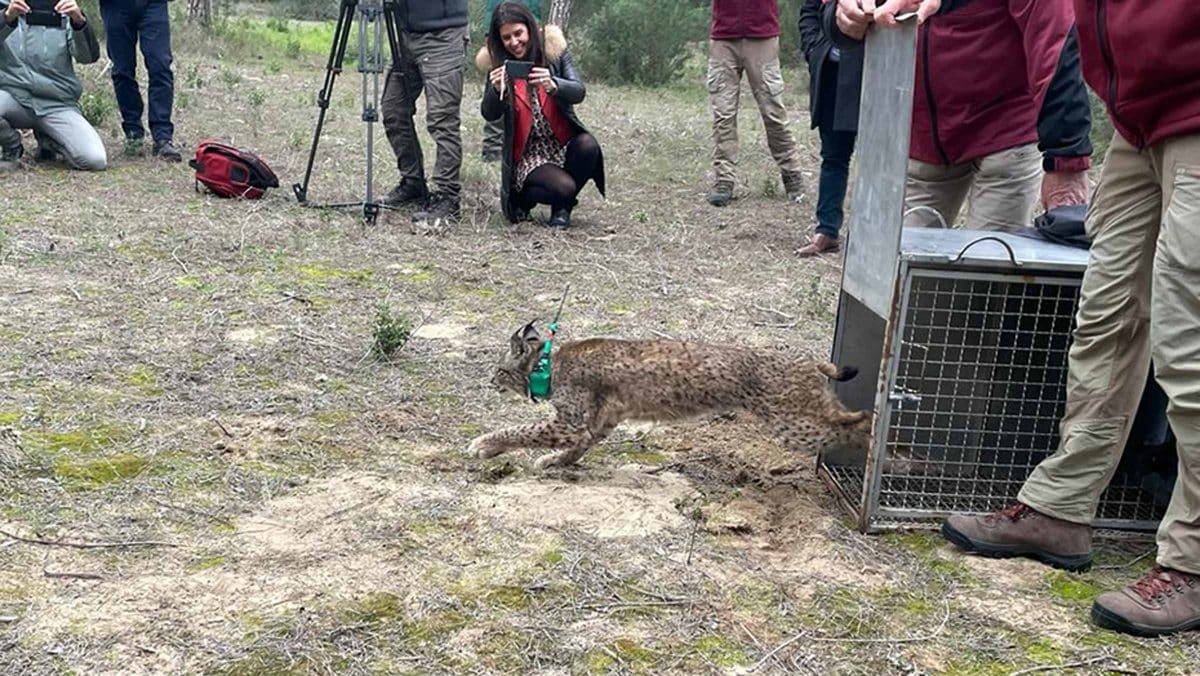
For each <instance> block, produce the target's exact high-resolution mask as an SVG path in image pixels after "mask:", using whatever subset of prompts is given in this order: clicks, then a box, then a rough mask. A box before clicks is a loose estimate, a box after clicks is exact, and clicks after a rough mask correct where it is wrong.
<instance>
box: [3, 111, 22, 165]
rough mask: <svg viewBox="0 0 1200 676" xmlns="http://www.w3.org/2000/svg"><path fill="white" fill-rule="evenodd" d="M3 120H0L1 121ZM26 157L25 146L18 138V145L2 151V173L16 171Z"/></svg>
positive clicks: (7, 147) (15, 144) (18, 137)
mask: <svg viewBox="0 0 1200 676" xmlns="http://www.w3.org/2000/svg"><path fill="white" fill-rule="evenodd" d="M3 119H4V118H0V120H3ZM24 156H25V146H24V145H22V144H21V137H20V136H17V138H16V143H14V144H12V145H9V146H6V147H4V148H3V149H0V173H7V172H10V171H14V170H16V169H17V167H18V166H20V164H19V163H20V162H21V158H22V157H24Z"/></svg>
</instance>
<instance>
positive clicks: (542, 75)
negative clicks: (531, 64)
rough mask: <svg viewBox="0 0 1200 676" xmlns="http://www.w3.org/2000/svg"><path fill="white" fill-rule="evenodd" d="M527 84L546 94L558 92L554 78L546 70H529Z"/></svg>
mask: <svg viewBox="0 0 1200 676" xmlns="http://www.w3.org/2000/svg"><path fill="white" fill-rule="evenodd" d="M529 83H530V84H532V85H533V86H535V87H541V88H542V89H544V90H545V91H546V93H547V94H553V93H554V92H556V91H558V83H557V82H555V81H554V77H552V76H551V75H550V70H549V69H547V68H530V69H529Z"/></svg>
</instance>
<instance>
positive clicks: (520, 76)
mask: <svg viewBox="0 0 1200 676" xmlns="http://www.w3.org/2000/svg"><path fill="white" fill-rule="evenodd" d="M531 68H533V62H532V61H512V60H509V61H505V62H504V72H505V73H507V74H508V76H509V77H511V78H513V79H517V80H524V79H525V78H527V77H529V70H530V69H531Z"/></svg>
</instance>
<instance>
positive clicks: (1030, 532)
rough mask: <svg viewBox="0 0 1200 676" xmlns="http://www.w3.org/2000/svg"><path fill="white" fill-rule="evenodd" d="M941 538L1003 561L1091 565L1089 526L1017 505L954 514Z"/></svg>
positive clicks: (1084, 567) (1073, 566)
mask: <svg viewBox="0 0 1200 676" xmlns="http://www.w3.org/2000/svg"><path fill="white" fill-rule="evenodd" d="M942 537H944V538H946V539H947V540H949V541H950V542H952V543H954V544H955V545H957V546H958V547H959V548H961V549H964V550H966V551H968V552H974V553H976V554H980V555H982V556H989V557H992V558H998V559H1004V558H1009V557H1012V556H1027V557H1029V558H1032V559H1037V560H1038V561H1041V562H1042V563H1045V564H1049V565H1051V566H1054V567H1055V568H1062V569H1065V570H1071V571H1080V570H1087V569H1088V568H1090V567H1091V566H1092V527H1091V526H1086V525H1084V524H1080V523H1071V522H1070V521H1063V520H1062V519H1055V518H1054V517H1050V516H1046V515H1045V514H1041V513H1039V512H1036V511H1034V510H1033V509H1032V508H1030V507H1028V506H1027V505H1024V504H1021V503H1019V502H1018V503H1017V504H1015V505H1012V506H1011V507H1006V508H1004V509H1002V510H1000V511H998V512H992V513H991V514H986V515H983V516H968V515H965V514H955V515H953V516H951V517H950V518H948V519H946V521H945V523H943V524H942Z"/></svg>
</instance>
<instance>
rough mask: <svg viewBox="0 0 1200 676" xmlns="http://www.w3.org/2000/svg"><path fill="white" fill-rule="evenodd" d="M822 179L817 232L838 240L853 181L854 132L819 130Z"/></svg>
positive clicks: (818, 197)
mask: <svg viewBox="0 0 1200 676" xmlns="http://www.w3.org/2000/svg"><path fill="white" fill-rule="evenodd" d="M820 132H821V178H820V181H819V182H818V184H817V228H816V229H817V233H818V234H821V235H827V236H829V237H832V238H833V239H837V236H838V230H840V229H841V227H842V219H843V218H844V212H843V210H842V203H843V202H845V200H846V184H847V183H848V182H849V180H850V155H851V154H853V153H854V140H855V138H856V137H857V136H858V134H857V132H853V131H835V130H833V129H831V128H829V127H826V126H822V127H820Z"/></svg>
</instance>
